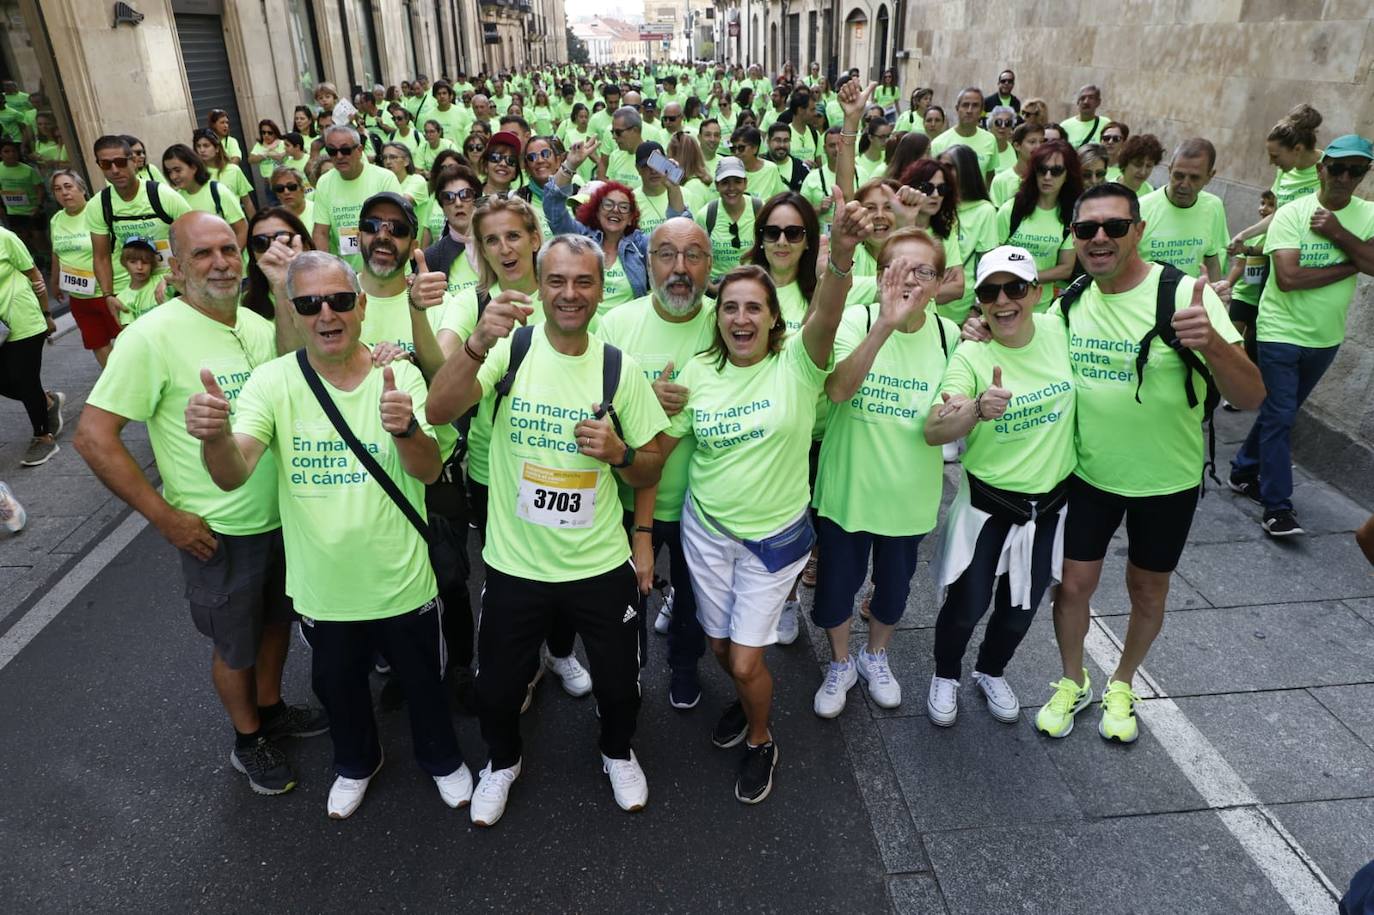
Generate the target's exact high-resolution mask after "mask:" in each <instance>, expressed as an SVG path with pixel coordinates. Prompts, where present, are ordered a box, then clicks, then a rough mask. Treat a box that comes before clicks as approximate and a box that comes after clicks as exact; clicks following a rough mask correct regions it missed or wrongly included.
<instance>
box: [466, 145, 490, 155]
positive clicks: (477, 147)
mask: <svg viewBox="0 0 1374 915" xmlns="http://www.w3.org/2000/svg"><path fill="white" fill-rule="evenodd" d="M484 149H486V147H485V146H483V145H482V144H481V143H473V144H471V145H469V146H464V147H463V152H467V153H479V152H481V151H482V150H484Z"/></svg>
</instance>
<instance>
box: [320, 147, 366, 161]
mask: <svg viewBox="0 0 1374 915" xmlns="http://www.w3.org/2000/svg"><path fill="white" fill-rule="evenodd" d="M357 148H358V147H357V146H356V145H349V146H326V147H325V148H324V154H325V155H326V156H329V157H330V158H331V159H332V158H333V157H335V156H351V155H353V151H354V150H356V149H357Z"/></svg>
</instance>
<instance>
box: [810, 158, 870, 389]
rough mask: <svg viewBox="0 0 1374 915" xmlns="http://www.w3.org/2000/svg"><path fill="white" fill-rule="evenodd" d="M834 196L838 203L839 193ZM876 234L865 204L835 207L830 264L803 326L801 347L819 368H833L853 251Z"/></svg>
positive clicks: (813, 298) (837, 191)
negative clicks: (832, 351)
mask: <svg viewBox="0 0 1374 915" xmlns="http://www.w3.org/2000/svg"><path fill="white" fill-rule="evenodd" d="M834 193H835V194H836V200H839V194H840V189H839V186H838V185H836V187H835V191H834ZM871 234H873V217H872V216H871V215H869V212H868V210H866V209H864V206H863V204H861V203H859V202H858V201H855V200H851V201H850V202H849V203H847V204H844V206H843V207H840V206H839V205H838V204H837V205H836V211H835V222H834V223H833V224H832V225H831V227H830V260H829V263H827V264H826V268H825V271H824V272H823V273H822V274H821V277H820V284H819V285H818V286H817V287H816V292H815V295H814V296H812V299H811V311H810V314H808V315H807V318H806V323H804V324H803V325H802V343H804V344H805V345H806V352H807V354H808V355H809V356H810V357H811V361H812V362H814V363H815V364H816V366H817V367H818V368H822V369H823V368H825V367H826V366H827V365H829V364H830V353H831V350H832V349H834V346H835V331H837V330H839V327H840V318H842V317H843V316H844V302H845V296H847V295H848V294H849V286H850V281H851V280H850V271H852V270H853V269H854V249H855V248H857V247H858V246H859V245H861V244H862V243H863V241H864V239H865V238H867V237H868V236H869V235H871Z"/></svg>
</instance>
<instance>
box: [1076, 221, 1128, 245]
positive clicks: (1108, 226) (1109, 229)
mask: <svg viewBox="0 0 1374 915" xmlns="http://www.w3.org/2000/svg"><path fill="white" fill-rule="evenodd" d="M1133 225H1135V220H1134V219H1105V220H1103V221H1102V222H1095V221H1092V220H1088V219H1081V220H1079V221H1078V222H1075V223H1074V224H1073V225H1071V226H1069V228H1070V229H1073V235H1074V238H1077V239H1078V240H1079V241H1089V240H1091V239H1093V238H1096V237H1097V230H1098V229H1101V230H1103V231H1104V232H1106V233H1107V237H1108V238H1122V237H1124V236H1125V235H1126V233H1127V232H1129V231H1131V226H1133Z"/></svg>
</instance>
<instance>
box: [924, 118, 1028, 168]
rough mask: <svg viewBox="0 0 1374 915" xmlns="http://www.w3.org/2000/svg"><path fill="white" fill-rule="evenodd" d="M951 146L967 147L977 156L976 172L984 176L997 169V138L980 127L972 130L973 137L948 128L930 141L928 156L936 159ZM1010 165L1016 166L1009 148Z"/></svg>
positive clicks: (1014, 157)
mask: <svg viewBox="0 0 1374 915" xmlns="http://www.w3.org/2000/svg"><path fill="white" fill-rule="evenodd" d="M951 146H967V147H968V148H969V149H971V150H973V152H974V153H975V154H976V155H977V156H978V170H979V171H980V172H982V173H983V174H984V175H986V174H987V173H988V172H991V171H995V170H996V167H997V138H996V137H994V136H993V135H992V134H990V133H988V132H987V131H986V130H984V129H983V128H981V127H975V128H974V129H973V136H971V137H965V136H961V135H960V134H959V132H958V130H957V129H956V128H954V127H951V128H949V129H948V130H946V131H945V132H944V133H942V134H940V135H939V136H938V137H936V138H935V139H934V140H931V141H930V155H931V157H932V158H938V157H939V155H940V153H942V152H944V151H945V150H947V149H949V148H950V147H951ZM1007 149H1008V150H1010V151H1011V155H1012V164H1013V165H1015V164H1016V150H1014V149H1012V148H1011V147H1010V146H1008V147H1007Z"/></svg>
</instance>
